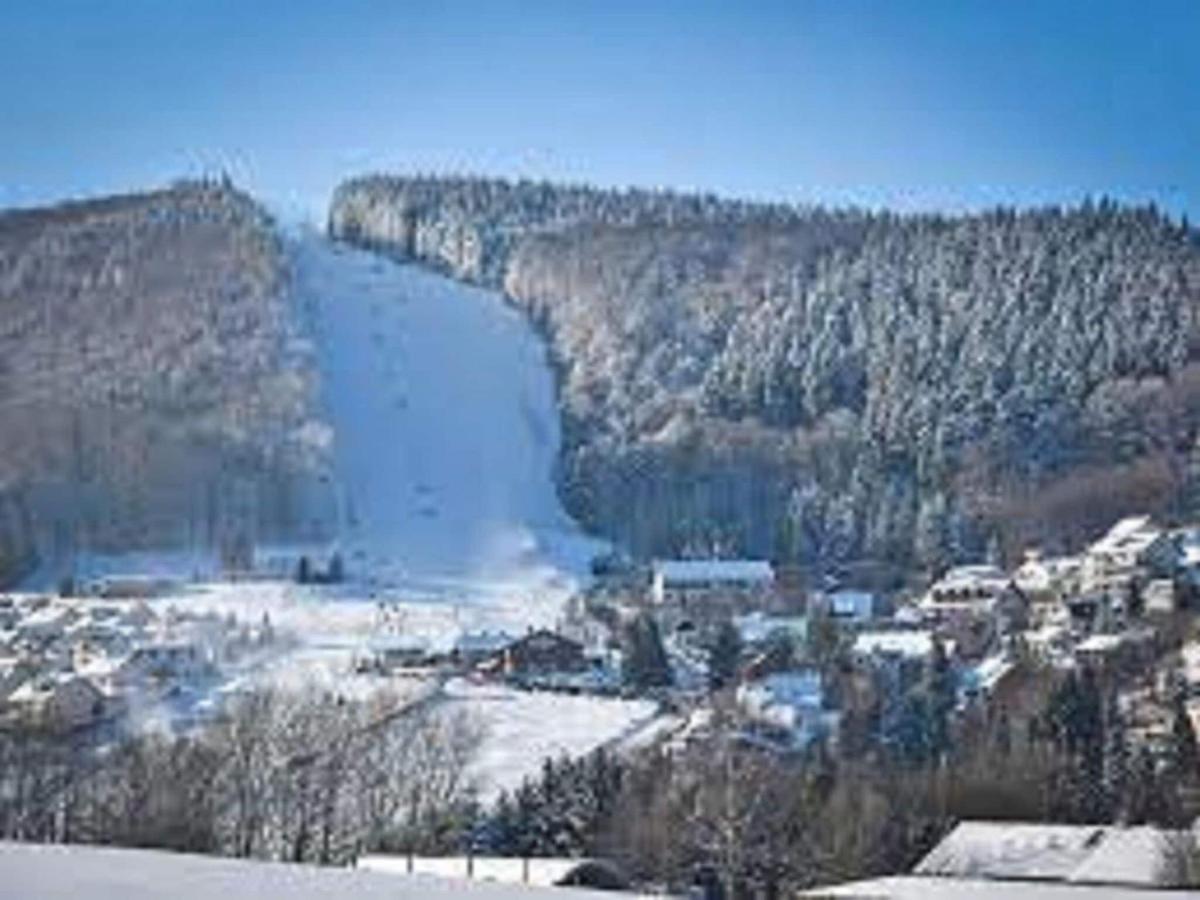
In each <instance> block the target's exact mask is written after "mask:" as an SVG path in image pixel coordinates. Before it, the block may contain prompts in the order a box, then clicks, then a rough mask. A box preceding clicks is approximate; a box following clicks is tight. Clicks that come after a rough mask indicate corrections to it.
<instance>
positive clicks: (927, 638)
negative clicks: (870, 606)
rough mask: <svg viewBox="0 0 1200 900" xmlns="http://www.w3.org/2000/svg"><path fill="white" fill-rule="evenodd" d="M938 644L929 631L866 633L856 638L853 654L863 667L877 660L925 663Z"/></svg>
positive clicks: (861, 633)
mask: <svg viewBox="0 0 1200 900" xmlns="http://www.w3.org/2000/svg"><path fill="white" fill-rule="evenodd" d="M936 642H937V638H936V637H935V636H934V633H933V632H932V631H928V630H895V631H864V632H860V633H859V634H858V635H857V636H856V637H855V638H854V648H853V654H854V658H855V661H856V662H858V663H859V664H860V665H862V666H870V665H871V664H872V663H873V662H874V661H877V660H890V661H896V662H915V663H924V662H925V660H927V659H929V658H930V657H931V656H932V655H933V651H934V646H935V644H936ZM947 652H949V648H947Z"/></svg>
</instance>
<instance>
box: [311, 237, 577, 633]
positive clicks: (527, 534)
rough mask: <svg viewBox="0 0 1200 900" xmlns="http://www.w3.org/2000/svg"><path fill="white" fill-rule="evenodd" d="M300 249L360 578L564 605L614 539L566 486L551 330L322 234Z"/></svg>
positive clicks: (425, 593) (423, 593)
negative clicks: (586, 531) (587, 523)
mask: <svg viewBox="0 0 1200 900" xmlns="http://www.w3.org/2000/svg"><path fill="white" fill-rule="evenodd" d="M294 248H295V251H294V258H295V260H296V288H297V293H298V295H299V296H300V298H301V300H302V301H303V302H304V304H305V305H306V307H307V308H308V310H309V313H310V317H311V323H310V330H311V333H312V335H313V339H314V341H315V344H316V350H317V359H318V363H319V367H320V373H321V379H322V391H323V398H324V402H325V407H326V410H327V414H328V416H329V419H330V423H331V424H332V426H333V429H334V435H335V437H334V444H335V447H334V454H335V472H336V481H337V488H338V495H339V497H340V507H341V512H340V518H341V520H342V522H341V524H342V529H341V533H342V545H343V548H344V551H345V555H346V557H347V560H348V563H349V571H350V575H351V576H352V577H355V576H358V577H359V578H361V579H364V580H365V581H366V582H367V585H368V587H369V589H370V590H371V591H374V592H375V593H376V594H377V595H379V596H384V597H397V598H411V597H414V596H417V597H427V598H429V599H432V600H438V601H442V600H449V601H451V602H467V603H471V604H473V605H484V606H495V605H501V606H503V605H505V604H507V603H511V602H513V601H516V602H518V603H519V604H520V607H521V609H522V610H524V611H525V613H526V619H527V621H529V622H533V621H538V622H540V623H544V622H545V621H546V619H547V618H553V616H554V615H555V614H556V611H557V606H558V604H560V603H561V601H562V599H563V598H564V597H565V596H567V595H568V594H569V593H570V592H571V591H572V590H573V589H574V588H575V587H577V586H578V584H579V582H580V580H581V579H583V578H585V577H586V573H587V570H588V563H589V561H590V559H591V557H592V556H593V555H594V554H595V553H596V552H598V550H599V549H600V547H599V545H598V543H597V542H596V541H594V540H591V539H588V538H587V537H585V536H584V535H582V534H581V533H580V531H579V530H578V528H577V527H576V526H575V524H574V523H573V522H572V521H571V519H570V518H569V517H568V516H567V515H566V514H565V513H564V511H563V509H562V507H561V506H560V504H559V501H558V497H557V495H556V493H555V490H554V484H553V481H552V477H551V476H552V472H553V468H554V464H555V459H556V456H557V452H558V445H559V425H558V412H557V408H556V405H555V398H554V382H553V375H552V373H551V372H550V369H549V367H548V365H547V363H546V358H545V350H544V347H543V345H542V343H541V341H540V340H539V339H538V337H537V335H535V334H534V332H533V330H532V329H531V328H530V327H529V324H528V323H527V322H526V321H525V320H524V319H523V318H522V317H521V316H520V315H519V314H518V313H517V312H516V311H514V310H513V309H511V308H510V307H508V306H506V305H505V304H504V302H503V300H502V299H501V298H500V297H499V296H497V295H496V294H495V293H493V292H488V291H484V290H481V289H478V288H473V287H468V286H464V285H462V284H459V283H457V282H454V281H452V280H450V279H447V278H443V277H441V276H439V275H435V274H433V273H430V272H427V271H424V270H422V269H419V268H416V267H414V266H407V265H399V264H397V263H394V262H391V261H388V260H386V259H383V258H381V257H379V256H376V255H373V254H369V253H364V252H362V251H358V250H353V249H350V248H346V247H340V246H335V245H331V244H330V243H328V242H327V241H325V240H323V239H320V238H317V237H314V236H311V235H307V236H306V235H301V236H299V237H298V238H297V239H296V241H295V242H294ZM547 607H549V608H547Z"/></svg>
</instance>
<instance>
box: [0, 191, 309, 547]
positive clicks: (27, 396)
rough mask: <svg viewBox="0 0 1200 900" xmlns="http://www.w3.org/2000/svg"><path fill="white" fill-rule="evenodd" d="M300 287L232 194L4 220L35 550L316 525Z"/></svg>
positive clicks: (243, 202)
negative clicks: (290, 297) (295, 330)
mask: <svg viewBox="0 0 1200 900" xmlns="http://www.w3.org/2000/svg"><path fill="white" fill-rule="evenodd" d="M286 278H287V271H286V265H285V257H284V253H283V249H282V247H281V245H280V244H279V242H278V240H277V238H276V236H275V232H274V230H273V227H272V223H271V222H270V221H269V219H268V218H267V217H266V215H265V214H264V213H263V212H262V210H261V209H260V208H259V207H258V206H257V205H256V204H254V203H253V202H252V201H251V200H250V199H249V198H248V197H246V196H245V195H244V194H241V193H239V192H237V191H236V190H234V189H233V188H231V187H230V186H229V185H227V184H225V183H211V182H189V183H180V184H177V185H175V186H173V187H171V188H170V189H166V190H162V191H157V192H154V193H146V194H136V195H129V196H119V197H111V198H106V199H101V200H95V201H87V202H79V203H70V204H65V205H62V206H58V207H54V208H49V209H32V210H17V211H12V212H7V213H2V214H0V434H3V435H4V441H3V445H2V446H0V485H3V486H4V487H5V489H6V491H7V492H8V495H9V496H11V497H16V498H20V499H19V501H18V502H16V504H15V505H16V506H17V507H18V508H19V509H20V513H21V515H17V516H16V518H17V519H20V518H21V516H24V518H25V520H26V521H27V528H26V532H25V534H24V535H23V536H22V539H23V541H24V542H25V543H26V545H27V544H28V541H29V540H31V539H32V538H34V537H36V539H37V543H38V545H39V548H40V550H41V551H42V555H43V556H46V555H48V554H49V555H56V554H57V555H60V556H63V555H65V556H69V555H70V554H71V553H73V552H74V551H75V550H89V549H90V550H122V549H133V548H141V547H150V546H186V545H188V544H191V545H193V546H200V545H208V546H215V545H216V544H218V543H219V542H221V541H223V540H229V539H231V538H232V537H233V533H234V532H246V536H247V537H249V538H251V539H253V538H254V537H257V536H265V535H267V534H270V533H280V532H288V531H292V530H295V529H296V528H298V527H300V525H301V524H302V523H299V522H297V521H296V516H297V514H298V510H297V509H296V508H295V503H294V501H295V499H296V496H297V483H298V482H300V481H302V480H303V479H304V478H306V477H308V473H311V472H313V471H315V470H316V469H317V468H318V467H319V465H320V462H321V457H322V454H323V452H324V451H323V448H322V446H321V443H322V438H323V435H322V433H321V428H320V426H319V425H317V424H316V423H315V422H312V421H310V418H309V417H310V413H311V401H312V393H313V384H312V378H311V375H310V374H309V373H308V368H307V365H306V363H305V358H304V352H303V348H302V346H301V345H300V344H299V343H298V342H297V341H296V339H295V337H294V335H292V333H291V326H290V324H289V320H288V316H287V310H286V308H285V306H284V296H285V289H286ZM12 565H13V564H12V563H10V565H9V568H10V569H11V567H12Z"/></svg>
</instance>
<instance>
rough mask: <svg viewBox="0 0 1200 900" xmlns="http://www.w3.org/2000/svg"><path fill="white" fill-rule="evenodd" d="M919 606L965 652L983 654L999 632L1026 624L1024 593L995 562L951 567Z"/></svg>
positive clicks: (1018, 628)
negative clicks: (994, 564)
mask: <svg viewBox="0 0 1200 900" xmlns="http://www.w3.org/2000/svg"><path fill="white" fill-rule="evenodd" d="M917 606H918V607H919V608H920V610H921V612H922V613H923V614H924V616H925V618H926V620H927V621H929V622H931V623H932V624H933V625H934V626H935V627H936V628H937V630H938V632H939V633H940V634H942V635H944V636H945V637H947V638H948V639H950V640H952V641H954V643H955V644H956V645H957V646H958V647H959V650H960V652H961V653H962V654H963V655H964V656H982V655H983V654H985V653H986V652H987V650H988V649H989V648H990V646H991V645H992V643H993V642H994V641H995V639H996V638H997V636H999V635H1002V634H1009V633H1012V632H1013V631H1017V630H1020V629H1021V628H1023V627H1024V626H1025V625H1026V624H1027V623H1026V619H1027V616H1028V602H1027V601H1026V599H1025V595H1024V594H1022V593H1021V592H1020V591H1019V590H1017V587H1016V585H1015V584H1014V583H1013V580H1012V578H1010V577H1009V576H1008V575H1007V574H1006V573H1005V572H1003V571H1001V570H1000V569H999V568H997V567H996V566H988V565H970V566H958V567H956V568H953V569H950V570H949V571H948V572H946V574H945V575H943V576H942V577H941V578H940V579H938V580H937V581H936V582H934V583H933V584H932V585H930V587H929V590H928V591H926V593H925V595H924V596H923V597H922V598H921V599H920V600H919V601H918V602H917Z"/></svg>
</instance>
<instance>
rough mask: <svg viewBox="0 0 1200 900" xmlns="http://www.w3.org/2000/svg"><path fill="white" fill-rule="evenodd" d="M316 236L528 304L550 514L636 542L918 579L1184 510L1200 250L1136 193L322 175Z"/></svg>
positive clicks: (1196, 412) (1199, 410)
mask: <svg viewBox="0 0 1200 900" xmlns="http://www.w3.org/2000/svg"><path fill="white" fill-rule="evenodd" d="M330 231H331V233H332V234H333V235H334V236H336V237H340V238H343V239H347V240H350V241H354V242H356V243H359V244H362V245H366V246H372V247H375V248H377V249H384V250H387V251H389V252H391V253H394V254H396V255H398V256H401V257H403V258H411V259H415V260H419V261H421V262H424V263H428V264H431V265H435V266H437V267H439V268H441V269H443V270H445V271H447V272H448V273H449V274H452V275H454V276H456V277H460V278H464V279H468V280H472V281H477V282H480V283H483V284H486V285H490V286H492V287H496V288H499V289H503V290H504V291H505V292H506V294H507V295H508V296H509V297H510V298H511V299H512V300H513V302H515V303H516V304H517V305H518V306H520V307H521V308H523V309H525V310H526V311H527V312H528V313H529V314H530V316H531V317H532V318H533V320H534V321H535V322H536V323H537V324H538V325H539V327H540V328H542V329H543V330H544V332H545V333H546V335H547V336H548V339H549V342H550V347H551V353H552V358H553V360H554V362H555V364H556V366H557V367H558V369H559V372H560V387H561V406H562V412H563V417H564V426H565V427H564V435H565V438H564V448H563V459H562V469H561V488H562V492H563V495H564V498H565V499H566V501H567V503H568V506H569V508H570V509H571V511H572V512H573V513H574V514H575V515H576V516H577V517H579V518H580V519H581V520H582V521H583V522H585V523H586V524H587V525H589V526H591V527H592V528H594V529H596V530H598V531H600V532H602V533H605V534H608V535H610V536H613V537H615V538H617V539H618V540H620V541H622V542H623V543H625V544H626V545H627V546H629V547H631V548H632V549H634V550H635V551H637V552H640V553H686V552H713V551H714V550H715V551H718V552H741V553H754V554H766V555H771V556H773V557H775V558H778V559H788V560H797V561H801V562H808V563H828V562H833V561H839V560H845V559H853V558H856V557H861V556H865V555H871V556H876V557H882V558H889V559H892V560H895V561H897V562H904V563H907V562H911V561H913V560H916V561H919V562H921V563H923V564H927V565H935V566H936V565H940V564H943V563H945V562H948V561H950V560H953V559H955V558H961V557H965V556H969V555H974V554H978V553H980V552H983V551H984V550H985V549H987V548H989V546H990V547H991V548H992V549H993V550H996V549H1000V550H1004V549H1013V548H1016V547H1017V546H1019V545H1021V544H1022V543H1024V542H1027V541H1030V540H1041V539H1052V540H1057V541H1061V542H1067V543H1069V542H1071V541H1073V540H1074V539H1076V538H1078V537H1080V536H1082V535H1083V534H1086V533H1089V532H1090V531H1092V530H1093V529H1095V528H1096V527H1097V526H1099V525H1102V524H1104V523H1106V522H1107V521H1110V520H1111V517H1112V516H1114V515H1118V514H1121V513H1124V512H1127V511H1131V510H1148V511H1151V512H1158V513H1161V514H1166V515H1174V514H1178V513H1182V512H1184V511H1187V508H1190V507H1193V506H1195V501H1196V499H1200V490H1197V487H1198V483H1197V478H1198V476H1200V473H1197V472H1195V471H1194V470H1195V469H1197V468H1198V466H1197V464H1198V463H1200V459H1197V457H1200V454H1198V453H1197V452H1196V451H1195V445H1196V439H1197V436H1198V434H1200V324H1198V313H1200V241H1198V239H1197V236H1196V233H1195V232H1194V231H1192V230H1190V229H1189V228H1188V226H1187V225H1186V224H1185V223H1179V222H1176V221H1174V220H1172V219H1170V218H1169V217H1167V216H1165V215H1163V214H1162V213H1161V212H1159V211H1157V210H1156V209H1154V208H1153V207H1145V208H1134V207H1127V206H1120V205H1117V204H1115V203H1112V202H1109V201H1100V202H1095V203H1091V202H1089V203H1086V204H1084V205H1082V206H1079V207H1077V208H1071V209H1061V208H1054V207H1051V208H1044V209H1037V210H1029V211H1017V210H1010V209H997V210H994V211H991V212H987V213H982V214H977V215H964V216H941V215H914V216H899V215H893V214H888V213H877V214H876V213H867V212H863V211H853V210H850V211H834V210H824V209H819V208H792V207H785V206H769V205H755V204H747V203H741V202H726V201H721V200H717V199H715V198H711V197H705V196H685V195H676V194H669V193H657V192H641V191H627V192H611V191H600V190H591V189H587V188H577V187H568V188H557V187H553V186H549V185H544V184H532V183H519V184H510V183H504V182H496V181H488V180H476V179H428V178H413V179H406V178H391V177H383V176H379V177H368V178H362V179H358V180H354V181H349V182H346V183H345V184H343V185H342V186H341V187H340V188H339V190H338V191H337V192H336V194H335V197H334V200H333V205H332V209H331V215H330Z"/></svg>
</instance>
